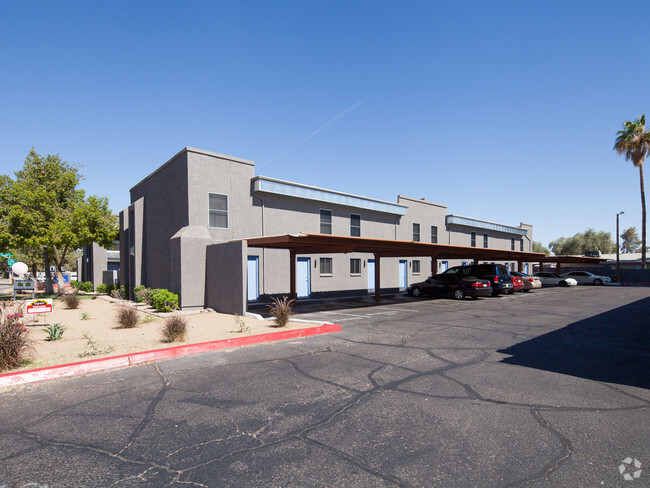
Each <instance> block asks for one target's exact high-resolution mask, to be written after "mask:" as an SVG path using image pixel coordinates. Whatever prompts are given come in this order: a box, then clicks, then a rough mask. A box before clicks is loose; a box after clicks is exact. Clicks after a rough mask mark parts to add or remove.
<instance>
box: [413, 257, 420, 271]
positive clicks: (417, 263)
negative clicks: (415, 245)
mask: <svg viewBox="0 0 650 488" xmlns="http://www.w3.org/2000/svg"><path fill="white" fill-rule="evenodd" d="M413 274H420V261H415V260H414V261H413Z"/></svg>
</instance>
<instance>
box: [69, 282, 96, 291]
mask: <svg viewBox="0 0 650 488" xmlns="http://www.w3.org/2000/svg"><path fill="white" fill-rule="evenodd" d="M70 285H71V286H72V288H74V289H75V290H79V291H86V292H92V291H93V284H92V283H91V282H90V281H76V280H72V281H71V282H70Z"/></svg>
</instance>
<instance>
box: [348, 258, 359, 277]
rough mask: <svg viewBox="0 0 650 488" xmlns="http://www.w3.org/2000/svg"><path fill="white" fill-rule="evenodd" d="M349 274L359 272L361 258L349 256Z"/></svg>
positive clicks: (357, 273)
mask: <svg viewBox="0 0 650 488" xmlns="http://www.w3.org/2000/svg"><path fill="white" fill-rule="evenodd" d="M350 274H351V275H360V274H361V259H356V258H350Z"/></svg>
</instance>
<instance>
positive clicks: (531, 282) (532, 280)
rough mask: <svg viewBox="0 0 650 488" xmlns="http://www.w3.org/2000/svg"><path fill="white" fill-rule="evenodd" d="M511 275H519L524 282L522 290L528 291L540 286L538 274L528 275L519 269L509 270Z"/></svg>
mask: <svg viewBox="0 0 650 488" xmlns="http://www.w3.org/2000/svg"><path fill="white" fill-rule="evenodd" d="M510 274H511V275H512V276H519V277H521V279H522V280H523V282H524V289H523V290H522V291H525V292H529V291H530V290H534V289H535V288H541V287H542V282H541V281H540V279H539V277H538V276H530V275H527V274H526V273H520V272H519V271H510Z"/></svg>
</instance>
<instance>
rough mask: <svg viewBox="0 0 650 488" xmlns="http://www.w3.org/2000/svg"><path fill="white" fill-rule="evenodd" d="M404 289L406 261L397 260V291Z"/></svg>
mask: <svg viewBox="0 0 650 488" xmlns="http://www.w3.org/2000/svg"><path fill="white" fill-rule="evenodd" d="M404 290H406V261H400V262H399V291H404Z"/></svg>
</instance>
